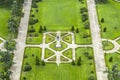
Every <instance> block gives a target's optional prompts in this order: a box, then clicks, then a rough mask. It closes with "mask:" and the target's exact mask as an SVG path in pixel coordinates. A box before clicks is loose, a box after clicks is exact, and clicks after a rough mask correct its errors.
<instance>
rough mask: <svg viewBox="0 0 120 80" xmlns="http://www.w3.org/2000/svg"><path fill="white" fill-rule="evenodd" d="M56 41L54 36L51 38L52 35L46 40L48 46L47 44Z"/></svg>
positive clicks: (47, 36)
mask: <svg viewBox="0 0 120 80" xmlns="http://www.w3.org/2000/svg"><path fill="white" fill-rule="evenodd" d="M54 40H55V38H54V37H53V36H50V35H48V34H47V35H46V39H45V43H46V44H47V43H50V42H52V41H54Z"/></svg>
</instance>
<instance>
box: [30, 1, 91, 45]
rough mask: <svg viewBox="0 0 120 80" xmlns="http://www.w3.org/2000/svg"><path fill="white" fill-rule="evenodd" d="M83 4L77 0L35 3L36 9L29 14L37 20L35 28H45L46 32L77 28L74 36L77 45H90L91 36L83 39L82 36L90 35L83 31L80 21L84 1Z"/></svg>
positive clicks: (87, 30) (84, 4)
mask: <svg viewBox="0 0 120 80" xmlns="http://www.w3.org/2000/svg"><path fill="white" fill-rule="evenodd" d="M83 2H84V3H81V2H79V0H69V1H67V0H66V1H63V0H52V1H51V0H43V1H42V2H39V3H37V5H38V8H37V9H38V12H36V10H37V9H35V8H32V11H31V14H34V15H35V18H37V19H38V20H39V22H38V23H36V24H35V25H34V27H35V28H38V29H39V27H40V25H42V26H46V28H47V31H58V30H59V31H70V30H71V27H72V26H74V27H75V29H76V28H78V29H79V31H80V33H79V34H75V35H76V36H75V40H76V43H77V44H91V36H90V37H88V38H83V35H84V34H88V35H90V30H89V29H84V24H85V23H83V22H82V20H81V14H80V8H83V7H86V0H84V1H83Z"/></svg>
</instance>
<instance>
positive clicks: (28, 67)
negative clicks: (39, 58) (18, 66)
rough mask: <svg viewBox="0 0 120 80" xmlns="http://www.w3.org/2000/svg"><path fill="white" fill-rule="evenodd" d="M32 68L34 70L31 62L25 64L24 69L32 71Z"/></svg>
mask: <svg viewBox="0 0 120 80" xmlns="http://www.w3.org/2000/svg"><path fill="white" fill-rule="evenodd" d="M30 70H32V67H31V66H30V65H29V64H28V65H25V67H24V71H30Z"/></svg>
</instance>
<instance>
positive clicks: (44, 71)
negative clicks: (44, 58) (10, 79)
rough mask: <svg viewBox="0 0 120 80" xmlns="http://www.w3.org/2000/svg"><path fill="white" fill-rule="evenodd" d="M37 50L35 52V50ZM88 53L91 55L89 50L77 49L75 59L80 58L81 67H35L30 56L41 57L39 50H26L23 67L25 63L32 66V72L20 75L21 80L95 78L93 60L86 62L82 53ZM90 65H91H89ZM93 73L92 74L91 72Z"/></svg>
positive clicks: (55, 65) (64, 65) (86, 79)
mask: <svg viewBox="0 0 120 80" xmlns="http://www.w3.org/2000/svg"><path fill="white" fill-rule="evenodd" d="M36 49H37V50H36ZM85 51H86V52H89V53H90V55H93V54H92V49H91V48H78V49H76V54H77V55H76V58H78V57H79V56H82V65H81V66H77V65H75V66H73V65H71V64H60V65H59V66H57V64H52V63H50V64H49V63H47V64H46V65H45V66H42V65H40V66H36V65H35V60H34V58H35V57H34V58H33V57H32V56H31V55H32V53H33V52H34V53H35V55H37V56H39V57H40V56H41V55H40V54H39V53H40V52H41V51H40V49H39V48H26V50H25V54H27V55H28V58H24V62H23V67H24V65H25V63H26V62H28V63H29V64H30V65H32V70H31V71H29V72H23V71H22V73H21V80H23V77H26V78H27V80H88V77H89V75H93V76H95V69H94V63H93V59H92V60H88V59H87V58H86V57H85V56H84V52H85ZM90 63H93V64H92V65H90ZM92 71H93V72H94V73H93V74H92V73H91V72H92Z"/></svg>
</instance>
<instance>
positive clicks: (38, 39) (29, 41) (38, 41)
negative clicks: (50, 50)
mask: <svg viewBox="0 0 120 80" xmlns="http://www.w3.org/2000/svg"><path fill="white" fill-rule="evenodd" d="M28 35H29V33H28ZM32 35H35V33H33V34H32ZM42 37H43V34H38V36H36V37H35V36H34V37H28V36H27V38H26V44H41V43H42Z"/></svg>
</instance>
